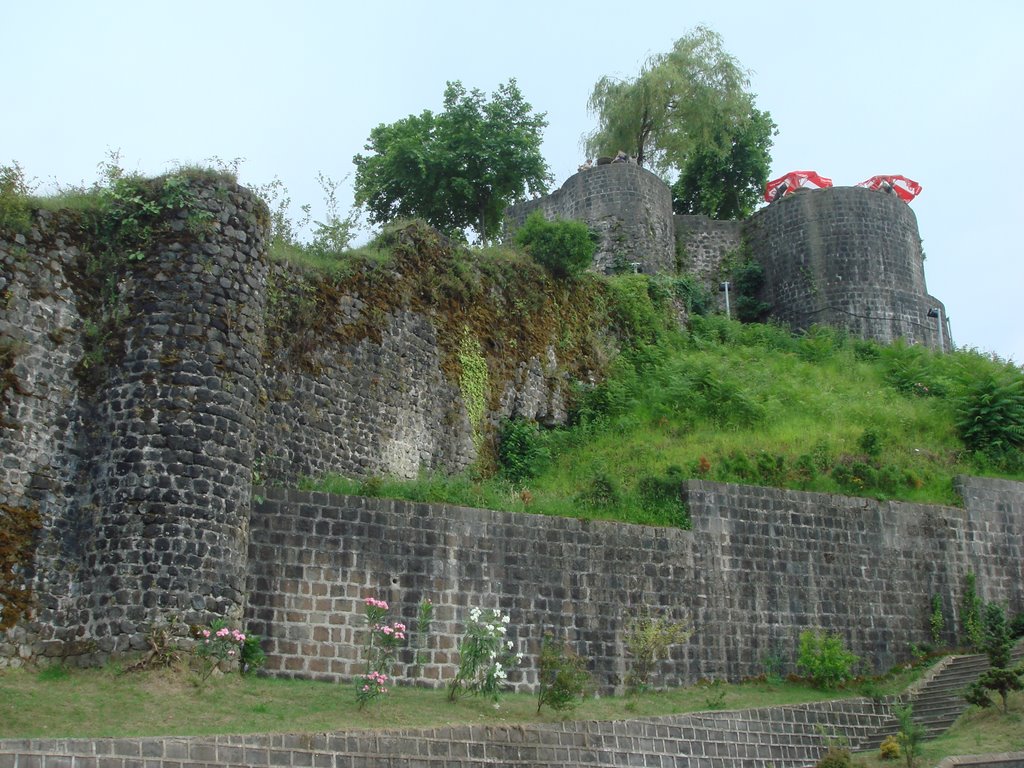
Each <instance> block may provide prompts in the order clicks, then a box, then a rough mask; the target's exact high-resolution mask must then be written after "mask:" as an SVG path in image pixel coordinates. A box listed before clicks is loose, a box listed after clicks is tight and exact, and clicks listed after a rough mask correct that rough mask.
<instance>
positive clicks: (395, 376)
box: [0, 169, 1024, 688]
mask: <svg viewBox="0 0 1024 768" xmlns="http://www.w3.org/2000/svg"><path fill="white" fill-rule="evenodd" d="M638 170H639V169H632V170H627V171H626V172H627V173H632V172H634V171H638ZM196 194H197V199H198V201H199V203H198V204H199V205H200V206H201V207H202V208H203V209H204V210H206V211H208V212H209V213H210V214H211V221H212V222H213V223H212V225H211V226H210V227H209V228H208V230H207V231H205V232H204V233H202V234H190V233H189V232H188V231H187V230H186V229H185V228H184V227H183V226H175V225H176V224H177V222H176V221H171V222H168V227H167V232H166V233H165V234H164V235H163V236H162V237H161V238H160V239H159V242H158V243H157V244H156V245H155V246H154V248H153V251H152V252H151V253H147V254H146V258H144V259H142V260H141V261H138V262H132V263H131V264H129V265H128V266H127V267H126V269H125V271H124V273H123V274H119V275H117V276H116V277H117V280H116V285H115V286H114V288H116V292H117V294H118V296H120V301H121V309H120V310H119V311H120V312H121V313H122V314H123V317H122V323H123V326H122V327H123V328H124V334H123V337H122V338H120V339H114V338H110V339H105V340H104V341H105V343H104V345H103V347H102V348H101V349H102V355H100V356H98V357H89V356H88V355H85V354H84V351H83V350H85V349H86V342H87V341H88V337H89V336H90V334H92V335H95V334H96V332H97V329H96V328H95V327H90V323H89V322H88V318H89V317H90V315H89V313H88V312H87V309H88V303H89V302H90V301H94V300H95V298H96V295H97V286H96V285H93V284H89V282H88V279H87V273H88V270H86V269H85V268H84V265H83V263H82V262H83V259H86V258H87V254H86V249H85V245H86V244H87V243H86V240H85V239H84V238H85V237H86V236H85V235H83V234H82V233H80V232H77V231H76V229H75V225H74V221H73V220H71V219H70V218H68V217H66V216H63V215H57V214H40V217H39V218H38V220H37V226H36V227H35V228H34V229H33V230H32V232H30V233H29V234H28V235H14V236H8V235H6V234H4V235H0V269H2V271H0V333H2V337H0V338H2V339H3V345H4V346H3V348H2V349H0V352H2V353H3V354H2V356H0V362H2V364H3V369H2V370H0V373H2V374H3V377H4V379H3V380H4V381H5V382H7V383H6V384H5V389H4V394H3V403H2V406H3V413H2V415H3V424H2V430H0V504H2V505H3V512H4V513H5V514H7V515H23V516H25V517H26V518H28V517H29V516H32V515H38V518H39V522H40V528H39V530H38V531H37V533H36V535H35V536H33V537H32V538H31V540H29V541H26V542H24V544H23V546H24V548H25V549H26V550H27V551H28V554H29V555H31V560H32V563H33V566H32V567H31V568H30V569H29V570H28V571H24V572H23V573H24V575H25V576H26V578H27V580H28V583H29V584H30V586H31V587H32V589H33V595H34V605H33V611H32V613H31V616H30V617H29V618H28V619H26V620H22V621H20V622H19V623H18V624H17V625H16V626H14V627H13V628H12V629H9V630H7V631H5V632H4V633H3V635H0V665H7V664H20V663H25V662H27V661H31V660H35V659H42V660H45V659H66V660H68V661H74V662H76V663H82V664H87V663H99V662H102V661H104V660H106V659H109V658H111V657H113V656H117V655H119V654H124V653H127V652H130V651H133V650H134V651H139V650H144V649H145V648H146V638H145V633H146V631H147V630H148V629H149V628H150V627H152V626H153V624H154V623H156V622H160V621H165V620H169V619H170V618H171V617H177V618H178V619H180V620H181V621H182V622H184V623H186V624H187V623H190V622H197V623H198V622H205V621H208V620H209V619H210V618H211V617H214V616H223V617H226V618H228V619H231V620H236V621H241V620H245V621H246V622H248V623H249V624H251V625H252V627H253V628H254V629H255V631H257V632H261V633H263V634H265V635H266V637H267V640H266V642H267V647H268V650H269V652H270V665H271V668H272V669H273V670H274V671H276V672H279V673H281V674H301V675H308V676H313V677H319V676H325V677H332V678H334V679H337V678H338V677H344V676H345V675H347V674H350V673H351V672H352V671H353V667H352V656H351V654H352V652H353V649H352V646H351V641H352V640H353V638H356V637H357V636H358V632H359V630H360V628H361V623H362V618H361V614H359V613H358V612H357V610H356V607H357V602H358V600H359V599H361V598H363V597H365V596H367V595H368V594H377V595H386V596H387V597H389V598H391V599H393V600H394V601H395V602H396V604H397V605H398V606H400V607H401V610H403V611H407V610H408V609H409V606H410V605H411V604H412V603H411V602H410V601H415V600H416V599H418V596H433V597H435V598H436V600H437V601H438V604H439V628H440V633H439V636H438V643H439V644H438V646H437V647H436V648H434V649H432V653H435V654H436V655H435V656H434V657H433V658H432V659H431V661H430V663H429V664H427V665H425V666H424V669H423V671H422V679H423V681H424V682H427V683H430V682H433V683H435V684H436V682H437V681H438V680H439V679H440V678H441V677H442V676H443V675H444V674H446V673H447V672H448V671H450V669H449V667H448V665H451V664H452V663H453V656H452V652H453V650H454V644H455V636H456V635H457V633H458V631H459V629H458V628H459V622H460V621H461V620H462V619H463V613H462V612H463V611H464V609H466V608H467V607H468V606H470V605H474V604H479V605H482V606H484V607H500V608H502V609H504V610H509V611H512V612H513V613H514V614H515V618H514V621H515V622H516V625H517V627H519V629H518V630H517V631H518V632H519V633H520V635H519V636H518V639H520V640H521V641H522V642H523V643H524V644H525V645H526V646H527V648H528V649H529V648H533V649H534V650H535V649H536V643H537V641H538V635H537V633H538V632H539V631H540V630H541V629H542V628H543V627H544V626H550V627H554V628H556V629H559V630H561V631H564V632H565V633H567V634H568V635H569V636H570V637H571V639H572V640H573V641H574V642H575V643H576V644H577V646H578V648H579V649H580V650H581V651H582V652H585V653H587V654H588V656H590V657H591V658H592V659H593V664H594V665H595V670H596V671H597V673H598V675H599V679H600V681H601V684H602V685H603V686H605V687H609V688H614V687H617V686H619V685H620V684H621V679H622V674H623V670H622V666H621V665H622V663H623V660H622V653H621V650H622V638H621V633H622V622H623V620H624V616H625V615H626V613H627V612H628V611H630V610H633V609H636V608H638V607H640V606H642V605H654V606H665V607H666V608H668V609H670V610H672V611H673V612H675V613H677V614H678V615H680V616H682V615H684V614H685V615H688V616H690V617H691V618H692V619H693V622H694V625H695V629H696V630H697V634H696V635H695V637H694V639H693V641H691V643H690V644H689V645H688V646H686V648H685V649H684V650H683V651H681V655H680V656H678V657H677V658H676V659H675V660H674V663H673V664H672V665H670V667H669V668H668V669H666V670H665V674H666V679H669V680H675V681H681V680H690V679H694V678H697V677H718V676H722V677H736V676H742V675H747V674H757V672H758V671H759V666H758V665H759V664H760V661H761V659H762V658H763V656H764V654H765V652H766V651H768V650H771V643H773V642H778V643H779V644H780V645H783V646H786V645H787V644H788V646H789V647H791V646H792V637H793V635H794V633H795V632H798V631H799V628H802V627H826V628H834V629H836V630H838V631H841V632H843V633H844V635H845V637H846V638H847V640H848V641H849V642H850V644H851V645H852V646H853V648H854V649H855V650H857V651H858V652H860V653H862V654H864V655H865V656H866V657H867V658H868V659H869V660H870V663H871V664H872V665H874V666H883V665H885V664H888V663H889V662H891V661H895V660H899V659H901V658H905V657H906V654H907V653H908V649H909V645H910V643H921V642H924V641H925V640H926V639H927V634H926V633H927V622H926V621H925V620H924V612H925V611H926V610H927V607H928V605H929V601H930V599H931V596H932V595H933V594H939V595H941V596H942V599H943V602H944V607H945V608H946V610H947V612H948V614H947V615H948V617H949V618H948V621H949V623H948V624H947V626H950V627H951V626H953V624H952V622H953V614H954V613H955V611H956V605H957V602H956V598H957V594H958V590H959V589H960V588H961V585H962V583H963V578H964V577H965V574H966V573H967V572H968V571H972V572H974V573H976V574H977V575H978V584H979V588H980V589H981V591H982V594H983V596H984V597H985V598H986V599H989V600H999V601H1001V602H1003V603H1005V604H1007V605H1008V607H1009V608H1010V609H1011V610H1018V611H1019V610H1021V609H1022V607H1024V595H1022V589H1024V587H1022V585H1024V578H1022V573H1021V563H1022V561H1024V560H1022V557H1021V554H1022V553H1021V551H1020V546H1021V536H1020V533H1021V520H1022V513H1024V509H1022V507H1024V486H1022V485H1021V484H1019V483H1011V482H1006V481H989V480H985V481H982V480H969V481H964V483H963V489H964V497H965V507H964V508H963V509H952V508H944V507H919V506H915V505H899V504H881V505H880V504H876V503H874V502H870V501H866V500H862V499H846V498H842V497H830V496H820V495H813V494H800V493H795V492H784V491H772V490H767V489H756V488H746V487H740V486H718V485H714V484H708V483H689V484H688V485H687V487H686V494H687V497H688V502H689V505H690V510H691V516H692V518H693V521H694V530H693V531H677V530H668V529H655V528H647V527H643V526H629V525H618V524H610V523H594V522H592V523H587V522H583V521H577V520H560V519H548V518H539V517H535V516H531V515H511V514H506V513H497V512H487V511H480V510H458V509H451V508H446V507H438V506H433V505H401V504H397V503H392V502H385V501H375V500H363V499H341V500H339V499H329V498H327V497H325V496H323V495H318V494H312V495H302V494H295V493H291V492H288V493H285V494H283V495H282V494H281V493H279V492H278V491H275V490H267V491H257V492H254V485H256V484H258V483H260V482H275V481H287V482H291V481H293V480H294V479H295V478H296V477H298V476H300V475H304V474H319V473H322V472H326V471H336V472H340V473H345V474H354V475H357V476H369V475H378V474H385V473H392V474H398V475H405V476H409V475H411V474H413V473H414V470H418V469H419V468H420V467H438V468H447V469H459V468H462V467H464V466H466V465H467V464H468V463H470V462H471V461H472V460H473V459H474V458H475V454H474V450H475V449H474V445H473V440H472V430H471V427H470V425H469V417H468V416H467V411H466V405H465V403H464V402H463V401H462V398H461V396H460V394H459V393H458V391H457V388H456V387H453V386H452V385H451V384H450V383H449V379H448V378H446V376H445V374H444V373H443V372H442V371H441V364H440V362H439V361H440V358H441V354H440V352H439V350H438V347H437V332H436V329H435V327H434V325H433V321H432V319H431V317H429V316H428V315H425V314H422V313H417V312H413V311H411V310H409V311H406V310H401V309H396V310H394V311H392V312H391V313H390V314H388V315H387V316H385V317H379V318H378V317H376V316H374V317H375V319H376V320H378V321H380V322H379V323H378V324H377V329H378V332H377V334H376V335H372V336H371V335H367V336H362V337H359V338H348V337H345V336H344V335H340V336H339V335H337V332H338V330H339V329H340V328H342V327H343V326H344V325H345V324H346V323H350V322H353V321H354V319H356V318H359V317H361V316H363V315H365V314H366V313H369V312H371V311H372V310H371V308H369V307H364V306H362V305H361V301H360V297H359V296H358V295H343V296H338V297H336V299H335V301H336V306H335V307H331V308H328V309H326V310H325V312H326V313H327V314H328V315H329V316H330V317H331V323H332V324H331V325H329V326H328V327H327V328H326V330H325V331H324V332H323V333H322V335H321V336H319V337H317V338H313V339H310V340H309V342H310V343H309V345H308V346H309V347H310V348H311V349H313V350H315V351H316V356H315V357H314V358H313V359H312V360H307V361H306V362H307V364H306V365H304V366H299V365H295V364H292V363H289V362H288V361H287V360H285V359H283V358H281V357H274V356H270V357H268V356H267V355H266V354H264V352H265V349H266V347H267V345H268V344H270V343H271V341H272V340H271V339H270V338H268V336H269V334H270V331H269V330H268V322H269V321H268V318H271V317H272V308H273V307H274V306H275V305H276V302H279V301H280V300H281V297H280V295H279V293H280V292H281V291H282V290H285V289H284V287H283V286H284V285H285V284H284V283H283V282H282V274H281V272H280V270H282V269H284V268H282V267H279V266H274V267H272V266H270V265H269V263H268V260H267V254H266V245H265V237H266V231H265V225H266V217H265V211H261V210H260V208H259V205H258V204H257V203H256V202H255V200H254V198H253V197H252V196H251V195H250V194H249V193H248V192H246V191H245V190H243V189H241V188H239V187H235V186H232V185H220V186H199V187H198V188H197V189H196ZM102 284H103V285H105V286H107V288H108V289H109V288H110V282H109V281H103V282H102ZM554 346H555V345H554V339H553V340H552V345H551V348H550V349H549V352H550V354H549V355H546V356H543V359H538V358H536V357H524V359H522V360H519V361H517V362H516V364H515V365H512V366H510V367H509V369H508V370H510V371H512V373H511V374H510V376H509V378H508V380H506V381H498V382H492V386H495V387H497V388H498V391H500V392H501V393H502V394H501V397H500V398H498V400H499V401H500V405H499V406H498V408H499V412H496V413H494V414H492V416H493V417H495V418H498V417H500V416H501V415H502V414H504V415H508V414H509V413H517V414H520V415H523V416H525V417H528V418H539V419H540V418H544V419H547V418H550V417H552V416H553V415H557V412H558V410H559V408H560V407H561V406H560V403H561V394H560V392H561V388H562V387H563V386H564V378H563V377H562V376H561V375H560V371H561V364H560V363H559V361H558V359H557V356H555V355H554V352H553V349H554ZM92 348H93V349H95V345H94V346H93V347H92ZM509 354H512V352H509ZM261 497H262V499H261ZM531 644H532V645H531ZM518 682H519V684H520V685H521V686H526V687H528V686H529V685H531V684H532V679H531V678H530V674H529V673H527V674H526V676H525V677H523V678H522V679H520V680H519V681H518Z"/></svg>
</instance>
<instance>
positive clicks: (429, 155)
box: [353, 79, 550, 243]
mask: <svg viewBox="0 0 1024 768" xmlns="http://www.w3.org/2000/svg"><path fill="white" fill-rule="evenodd" d="M546 125H547V121H546V120H545V119H544V114H543V113H541V114H535V113H534V112H533V110H532V107H531V106H530V105H529V104H528V103H527V102H526V101H525V100H524V99H523V96H522V93H521V92H520V91H519V87H518V86H517V85H516V81H515V80H514V79H512V80H510V81H509V82H508V83H505V84H503V85H500V86H498V89H497V90H496V91H495V92H494V93H493V94H492V95H491V98H490V100H488V99H487V97H486V96H485V94H484V93H483V92H482V91H479V90H477V89H473V90H471V91H467V90H466V89H465V88H464V87H463V85H462V83H460V82H458V81H456V82H450V83H448V86H447V88H446V89H445V93H444V109H443V111H441V112H439V113H437V114H434V113H433V112H431V111H430V110H424V112H423V113H422V114H420V115H409V116H408V117H406V118H403V119H401V120H398V121H397V122H394V123H391V124H390V125H384V124H381V125H378V126H377V127H376V128H374V129H373V130H372V131H371V132H370V138H369V140H368V142H367V144H366V146H365V149H366V150H367V152H368V153H370V154H365V155H363V154H359V155H356V156H355V157H354V158H353V162H354V163H355V166H356V178H355V200H356V204H357V205H360V206H363V207H365V208H366V209H367V211H368V214H369V219H370V221H371V222H372V223H374V224H382V223H384V222H387V221H390V220H392V219H394V218H398V217H419V218H422V219H424V220H426V221H427V222H428V223H429V224H431V225H432V226H434V227H436V228H438V229H440V230H441V231H443V232H445V233H448V234H456V233H461V232H462V231H463V230H465V229H473V230H475V231H476V233H477V235H478V236H479V238H480V241H481V242H484V243H486V242H487V241H488V238H489V237H491V236H493V234H494V233H495V232H497V230H498V226H499V224H500V223H501V217H502V214H503V212H504V210H505V208H506V207H508V205H510V204H511V203H513V202H516V201H518V200H521V199H523V198H524V197H525V196H526V195H527V193H530V194H538V193H542V192H545V191H547V184H548V182H549V181H550V173H549V171H548V167H547V164H546V163H545V162H544V158H543V157H542V156H541V153H540V145H541V138H542V137H541V132H542V130H543V128H544V127H545V126H546Z"/></svg>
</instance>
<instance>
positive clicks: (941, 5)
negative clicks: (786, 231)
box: [0, 0, 1024, 363]
mask: <svg viewBox="0 0 1024 768" xmlns="http://www.w3.org/2000/svg"><path fill="white" fill-rule="evenodd" d="M712 5H718V6H722V8H721V9H712V7H711V6H712ZM698 24H704V25H707V26H710V27H711V28H712V29H714V30H715V31H717V32H718V33H719V34H720V35H721V36H722V38H723V41H724V45H725V48H726V50H727V51H728V52H730V53H731V54H733V55H734V56H736V57H737V58H738V59H739V61H740V62H741V63H742V64H743V66H745V67H747V68H748V69H750V70H751V90H752V91H753V92H754V93H755V94H756V95H757V104H758V106H759V107H760V108H761V109H766V110H768V111H769V112H771V114H772V117H773V118H774V120H775V122H776V123H778V125H779V135H778V136H777V137H776V139H775V146H774V149H773V153H772V154H773V158H774V161H773V168H772V170H773V174H772V175H773V176H777V175H781V174H782V173H785V172H786V171H790V170H796V169H814V170H817V171H819V172H820V173H822V174H823V175H825V176H829V177H831V178H832V179H833V180H834V182H835V183H836V184H837V185H843V184H856V183H857V182H859V181H862V180H863V179H865V178H867V177H869V176H872V175H874V174H877V173H902V174H905V175H907V176H909V177H911V178H913V179H916V180H917V181H919V182H920V183H921V184H922V185H923V187H924V191H923V193H922V194H921V195H920V197H918V198H917V200H915V201H914V202H913V203H912V207H913V209H914V211H915V212H916V214H917V217H918V222H919V225H920V230H921V237H922V238H923V239H924V249H925V252H926V254H927V260H926V262H925V272H926V277H927V281H928V288H929V291H930V292H931V293H932V294H933V295H935V296H936V297H938V298H939V299H941V300H942V301H943V302H944V303H945V305H946V308H947V311H948V313H949V316H950V319H951V324H952V331H953V339H954V341H955V342H956V343H957V344H958V345H960V346H973V347H978V348H980V349H983V350H986V351H992V352H995V353H997V354H999V355H1000V356H1002V357H1010V358H1012V359H1014V360H1015V361H1016V362H1017V363H1022V362H1024V317H1022V313H1024V306H1022V302H1021V290H1022V288H1024V265H1022V259H1021V256H1022V248H1021V227H1020V226H1019V223H1020V222H1021V220H1022V217H1021V215H1020V213H1019V212H1018V209H1019V207H1020V200H1021V198H1022V195H1021V190H1020V189H1019V188H1018V184H1021V183H1022V181H1024V150H1022V144H1021V138H1020V137H1021V128H1022V125H1024V106H1022V103H1024V102H1022V97H1024V88H1022V85H1024V53H1022V51H1024V44H1022V43H1021V35H1022V32H1024V3H1021V2H1019V0H1002V1H999V0H979V1H976V2H972V3H963V2H951V1H949V0H931V2H916V1H910V0H903V1H897V0H887V1H886V2H880V1H876V0H861V1H860V2H857V3H839V2H825V1H824V0H818V1H817V2H813V3H811V2H799V1H793V0H791V1H790V2H768V1H767V0H766V1H764V2H758V3H754V2H731V3H717V4H716V3H712V2H711V1H710V0H705V1H704V2H701V3H693V2H686V1H685V0H673V2H657V1H655V2H645V3H635V4H622V3H608V2H601V1H598V0H595V1H592V2H587V3H572V2H562V3H558V2H554V1H553V0H548V1H547V2H534V1H533V0H522V1H520V2H515V3H512V2H506V3H495V2H486V0H477V1H476V2H445V1H444V0H435V1H434V2H431V3H427V2H394V1H389V0H379V1H378V2H375V3H370V2H362V3H358V4H357V6H354V5H352V4H349V3H342V2H327V1H326V0H325V1H324V2H311V1H310V2H303V1H302V0H291V2H288V3H284V2H279V3H270V2H260V1H259V0H249V1H248V2H244V3H241V2H215V1H214V0H207V1H206V2H191V1H190V0H176V1H175V2H156V1H149V0H147V1H142V0H133V1H132V2H90V3H86V2H80V1H71V0H49V1H48V2H45V3H43V2H25V1H24V0H0V29H2V30H3V43H2V45H0V71H2V72H3V73H4V80H5V95H4V99H3V107H2V112H0V115H2V119H0V163H6V162H10V161H11V160H17V161H18V162H20V163H21V164H22V166H23V167H24V169H25V171H26V173H27V174H28V175H29V176H30V177H35V178H36V179H38V180H39V181H40V182H41V183H43V186H44V188H45V186H46V185H47V184H51V183H52V182H53V180H56V181H58V182H60V183H63V184H70V183H77V182H81V181H86V182H92V181H93V180H95V178H96V165H97V164H98V163H99V162H100V161H101V160H103V159H104V157H105V155H106V154H107V152H108V151H109V150H120V152H121V155H122V164H123V165H125V167H127V168H129V169H130V170H137V171H140V172H143V173H147V174H157V173H161V172H164V171H166V170H169V169H171V168H172V167H173V166H174V164H175V163H181V162H201V161H203V160H204V159H206V158H209V157H211V156H217V157H220V158H222V159H224V160H231V159H233V158H244V159H245V162H244V163H243V164H242V166H241V169H240V179H241V181H242V182H243V183H247V184H260V183H265V182H267V181H269V180H270V179H272V178H273V177H274V176H275V175H276V176H279V177H280V178H281V179H282V181H283V182H284V183H285V184H286V185H287V187H288V188H289V189H290V191H291V195H292V198H293V199H294V200H295V202H296V203H297V204H298V203H302V202H309V203H313V204H314V212H316V209H317V208H316V206H317V204H318V203H319V202H320V201H321V199H322V196H321V194H320V191H319V187H318V185H317V183H316V175H317V173H318V172H323V173H326V174H327V175H329V176H331V177H334V178H338V179H340V178H343V177H345V176H346V175H348V174H350V173H351V172H352V170H353V166H352V156H353V155H354V154H356V153H357V152H360V151H362V148H363V145H364V143H365V142H366V139H367V137H368V135H369V132H370V130H371V129H372V128H373V127H374V126H376V125H378V124H379V123H382V122H384V123H387V122H392V121H394V120H397V119H399V118H402V117H405V116H406V115H408V114H410V113H419V112H420V111H422V110H423V109H434V110H437V109H439V108H440V107H441V97H442V94H443V91H444V87H445V82H446V81H448V80H461V81H462V82H463V83H464V84H465V85H466V86H467V87H468V88H480V89H482V90H484V91H487V92H491V91H492V90H494V88H495V87H496V86H497V85H498V84H499V83H501V82H504V81H506V80H508V79H509V78H511V77H515V78H516V79H517V80H518V82H519V86H520V88H521V90H522V92H523V94H524V96H525V98H526V99H527V101H529V102H530V103H531V104H532V105H533V107H534V108H535V109H536V110H538V111H542V112H546V113H547V119H548V121H549V123H550V125H549V127H548V128H547V130H546V131H545V141H544V147H543V151H544V155H545V158H546V159H547V161H548V163H549V164H550V166H551V169H552V172H553V174H554V177H555V184H556V186H557V185H560V184H561V183H562V182H563V181H565V179H566V178H568V177H569V176H570V175H571V174H572V173H574V172H575V170H576V166H577V165H578V164H579V163H580V162H581V160H582V154H581V150H580V138H581V136H582V134H584V133H585V132H587V131H589V130H591V129H592V128H593V127H594V121H593V118H592V117H591V116H590V115H588V113H587V110H586V102H587V97H588V95H589V93H590V90H591V88H592V87H593V85H594V83H595V81H597V80H598V79H599V78H600V77H601V76H603V75H618V76H623V77H628V76H632V75H634V74H636V72H637V71H638V69H639V66H640V64H641V63H642V61H643V60H644V59H645V58H646V57H647V56H649V55H650V54H653V53H661V52H665V51H668V50H669V49H670V47H671V45H672V43H673V41H674V40H676V39H677V38H679V37H681V36H683V35H685V34H686V33H687V32H688V31H690V30H691V29H692V28H693V27H694V26H696V25H698ZM341 202H342V205H343V206H344V207H345V208H347V207H348V205H349V204H350V202H351V191H350V185H349V186H346V187H344V188H343V191H342V193H341Z"/></svg>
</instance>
